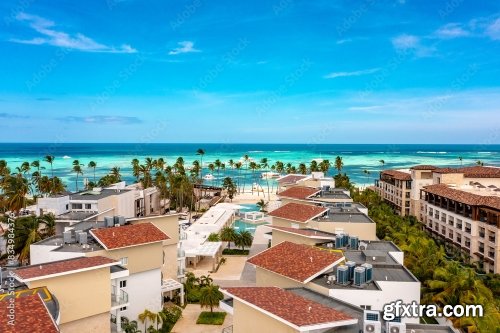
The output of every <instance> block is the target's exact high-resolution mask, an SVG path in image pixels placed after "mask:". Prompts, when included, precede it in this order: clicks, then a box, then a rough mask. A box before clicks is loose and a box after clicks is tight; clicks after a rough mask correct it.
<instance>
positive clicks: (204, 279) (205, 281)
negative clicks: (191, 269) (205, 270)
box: [200, 274, 214, 288]
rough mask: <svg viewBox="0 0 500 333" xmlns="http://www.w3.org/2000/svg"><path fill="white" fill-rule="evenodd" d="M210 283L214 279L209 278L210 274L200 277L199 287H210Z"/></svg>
mask: <svg viewBox="0 0 500 333" xmlns="http://www.w3.org/2000/svg"><path fill="white" fill-rule="evenodd" d="M212 282H214V279H212V278H211V277H210V274H208V275H202V276H200V287H202V288H203V287H207V286H210V285H212Z"/></svg>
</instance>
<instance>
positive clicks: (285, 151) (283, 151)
mask: <svg viewBox="0 0 500 333" xmlns="http://www.w3.org/2000/svg"><path fill="white" fill-rule="evenodd" d="M289 152H290V150H275V151H273V153H289Z"/></svg>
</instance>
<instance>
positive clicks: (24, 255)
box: [4, 216, 44, 262]
mask: <svg viewBox="0 0 500 333" xmlns="http://www.w3.org/2000/svg"><path fill="white" fill-rule="evenodd" d="M40 221H41V219H40V218H39V217H36V216H26V217H20V218H18V219H16V223H15V226H14V250H15V252H16V253H19V261H20V262H24V261H26V260H28V261H29V258H30V247H31V244H34V243H36V242H38V241H41V240H42V239H43V237H44V234H43V233H42V232H41V229H40ZM4 237H7V233H5V235H4Z"/></svg>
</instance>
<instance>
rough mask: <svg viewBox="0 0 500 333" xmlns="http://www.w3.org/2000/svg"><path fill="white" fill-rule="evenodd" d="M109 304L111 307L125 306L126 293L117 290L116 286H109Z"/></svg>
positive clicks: (126, 300) (126, 301)
mask: <svg viewBox="0 0 500 333" xmlns="http://www.w3.org/2000/svg"><path fill="white" fill-rule="evenodd" d="M111 303H112V304H113V306H116V305H123V304H127V303H128V293H127V292H126V291H124V290H123V289H118V288H117V287H116V286H111Z"/></svg>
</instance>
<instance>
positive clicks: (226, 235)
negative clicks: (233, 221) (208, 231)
mask: <svg viewBox="0 0 500 333" xmlns="http://www.w3.org/2000/svg"><path fill="white" fill-rule="evenodd" d="M220 239H221V240H222V241H223V242H227V248H228V249H230V248H231V242H235V241H236V231H235V230H234V229H233V228H231V227H224V228H222V230H221V233H220Z"/></svg>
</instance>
